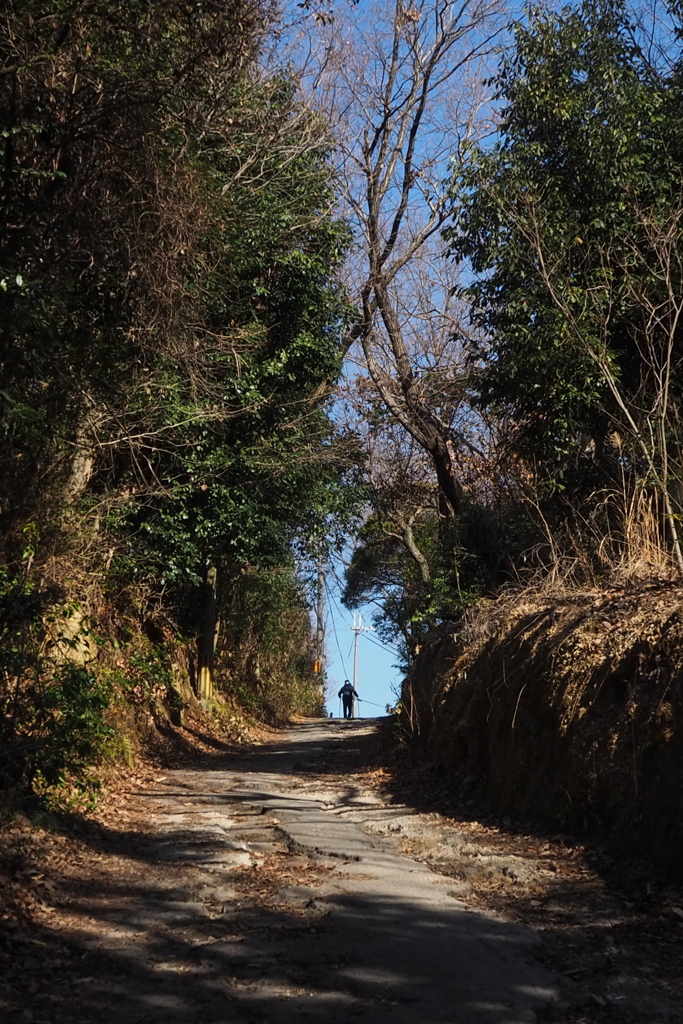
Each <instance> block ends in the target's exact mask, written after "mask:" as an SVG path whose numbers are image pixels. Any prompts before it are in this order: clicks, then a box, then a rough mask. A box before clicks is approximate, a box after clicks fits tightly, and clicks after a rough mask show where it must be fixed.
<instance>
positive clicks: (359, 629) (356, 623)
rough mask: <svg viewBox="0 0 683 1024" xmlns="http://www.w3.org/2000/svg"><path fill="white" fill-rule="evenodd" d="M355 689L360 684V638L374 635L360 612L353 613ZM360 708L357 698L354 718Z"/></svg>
mask: <svg viewBox="0 0 683 1024" xmlns="http://www.w3.org/2000/svg"><path fill="white" fill-rule="evenodd" d="M351 629H352V630H353V688H354V690H355V689H356V683H357V682H358V637H359V636H360V634H361V633H374V632H375V631H374V629H373V627H372V626H364V625H363V616H362V615H361V613H360V612H354V613H353V625H352V626H351ZM357 711H358V708H357V707H356V698H355V697H354V698H353V717H354V718H356V713H357Z"/></svg>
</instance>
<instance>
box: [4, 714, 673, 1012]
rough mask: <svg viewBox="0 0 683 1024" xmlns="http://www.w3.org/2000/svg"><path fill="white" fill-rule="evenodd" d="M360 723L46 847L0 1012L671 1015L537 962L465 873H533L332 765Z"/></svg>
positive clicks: (160, 796)
mask: <svg viewBox="0 0 683 1024" xmlns="http://www.w3.org/2000/svg"><path fill="white" fill-rule="evenodd" d="M372 730H373V725H372V723H371V722H368V721H362V722H358V721H356V722H350V723H345V722H340V721H338V720H328V721H325V720H321V721H312V722H307V723H303V724H300V725H298V726H296V727H293V728H292V729H290V730H288V731H287V732H285V733H283V734H282V735H281V736H280V737H279V739H278V740H277V741H274V742H272V743H270V744H267V745H265V746H262V747H259V748H256V749H255V750H253V751H252V752H251V753H250V754H248V755H246V756H244V757H242V758H241V759H240V760H238V761H235V760H232V761H223V762H222V763H218V764H217V763H216V762H215V761H214V762H208V761H207V762H206V763H204V764H200V765H198V766H194V767H192V768H185V769H178V770H174V771H171V772H168V773H167V774H166V775H165V776H163V777H158V778H157V779H156V780H155V782H154V784H153V785H149V786H145V787H141V788H140V789H139V790H138V791H136V792H134V793H133V794H132V795H131V799H130V802H129V803H128V805H127V810H125V811H123V810H121V811H120V813H119V815H118V817H117V819H116V821H115V822H113V823H111V824H110V826H109V828H107V829H103V830H101V831H100V833H99V838H98V839H97V840H96V841H95V840H91V841H90V843H89V846H88V843H84V841H83V840H81V841H80V846H77V847H74V848H73V852H71V853H70V854H69V853H67V854H65V856H64V866H63V872H62V877H61V879H60V882H59V885H58V886H57V887H55V888H54V889H53V891H52V892H51V894H50V895H44V897H43V902H42V904H41V906H42V908H43V917H42V925H41V928H40V930H39V931H37V932H36V931H34V932H33V933H32V935H31V936H28V937H26V938H25V940H23V945H22V943H21V942H15V944H14V946H15V948H14V952H13V956H14V960H13V963H14V964H16V965H17V966H16V967H15V968H14V970H13V973H12V976H11V977H10V976H9V975H8V977H7V978H6V979H5V981H4V986H3V983H2V979H0V1015H2V1017H3V1019H4V1020H5V1021H7V1024H10V1022H11V1024H24V1022H25V1021H26V1020H29V1021H35V1022H36V1024H71V1022H73V1024H76V1022H78V1024H95V1022H98V1024H124V1022H125V1024H138V1022H139V1024H142V1022H143V1021H144V1022H145V1024H161V1022H183V1024H185V1022H188V1024H189V1022H195V1021H197V1022H200V1021H201V1022H207V1024H228V1022H230V1024H290V1022H294V1021H297V1022H298V1021H307V1022H311V1024H323V1022H324V1024H330V1022H339V1024H342V1022H355V1021H359V1022H367V1024H370V1022H380V1024H381V1022H382V1021H387V1022H392V1024H436V1022H449V1024H523V1022H524V1024H526V1022H529V1021H534V1020H537V1019H538V1020H550V1019H552V1020H563V1021H565V1020H566V1021H569V1020H571V1021H591V1022H592V1021H593V1020H594V1019H595V1020H600V1021H602V1020H608V1019H609V1020H619V1021H621V1020H624V1021H635V1020H637V1021H643V1022H648V1024H649V1022H651V1021H655V1020H657V1021H660V1020H661V1021H671V1022H675V1021H679V1022H680V1021H683V1014H679V1011H680V1009H681V1004H680V1002H677V1001H676V1000H668V999H667V998H665V997H664V998H662V997H661V993H660V998H658V999H656V1000H654V1001H652V1002H651V1004H650V1003H648V1002H647V999H648V998H649V997H648V993H647V992H646V991H645V990H643V989H642V987H641V989H638V990H637V991H635V990H633V991H632V990H631V989H629V986H628V984H622V985H621V987H619V985H618V984H617V982H616V981H615V982H614V984H612V982H611V981H610V984H609V985H608V986H607V988H605V989H604V995H600V994H599V993H600V991H602V989H598V988H596V986H595V985H594V984H593V983H591V985H592V988H585V987H584V989H583V990H582V989H581V987H580V985H579V984H578V983H577V981H576V980H574V978H575V976H576V974H577V973H578V974H580V972H581V971H583V970H585V969H586V968H584V967H581V966H580V967H579V968H578V969H577V970H569V971H565V972H563V973H564V975H565V976H564V977H562V976H561V975H560V974H559V973H553V972H552V971H550V970H548V968H547V966H543V965H542V964H541V963H540V962H539V956H541V957H542V958H544V959H545V960H546V961H547V959H548V958H547V956H546V957H543V954H544V950H543V949H541V948H540V947H541V942H540V940H539V938H538V936H537V934H536V933H535V932H534V931H533V930H532V929H530V928H527V927H523V926H521V925H520V924H517V923H514V922H513V921H511V920H509V919H507V920H506V919H505V918H504V917H500V916H497V915H494V914H493V913H491V912H490V911H487V910H485V909H483V908H482V906H481V902H482V901H481V900H477V899H476V898H475V896H476V892H475V889H476V886H475V887H474V888H473V880H474V878H475V876H477V875H481V874H482V872H483V873H484V874H486V877H487V878H491V877H494V876H495V875H496V872H498V874H499V875H500V877H501V878H502V879H505V880H507V882H509V883H511V884H512V883H514V885H515V886H516V887H517V888H518V889H524V891H525V892H526V894H527V897H528V896H529V894H533V892H534V891H535V890H534V885H535V883H537V882H538V878H534V877H531V876H532V874H533V871H534V870H538V871H539V872H542V870H545V868H538V869H536V868H534V866H533V861H531V860H529V859H528V858H527V859H526V860H525V859H524V858H523V857H521V856H515V855H514V854H511V853H510V851H509V850H508V851H507V852H506V853H502V852H496V850H495V848H493V847H492V845H491V844H492V839H491V837H490V836H489V838H488V840H487V841H481V842H479V843H476V842H475V841H474V840H473V836H472V833H471V832H470V833H468V834H466V833H464V832H463V831H462V830H461V829H458V828H455V827H454V826H453V824H452V823H450V824H449V823H448V822H447V821H446V820H445V819H442V818H440V816H438V815H435V814H425V813H421V814H420V813H417V812H416V811H414V810H413V808H411V807H408V806H405V805H402V804H401V803H398V802H396V800H393V801H389V800H388V799H387V798H386V797H384V796H383V795H382V793H381V791H380V789H378V788H373V787H372V786H369V785H367V781H368V780H367V776H363V775H362V774H361V775H358V774H355V773H354V771H353V770H347V769H348V767H349V766H352V765H353V763H354V758H355V759H356V760H357V757H358V751H361V750H362V749H364V747H363V745H364V744H367V742H368V737H369V734H370V733H371V732H372ZM345 766H346V769H345ZM380 774H381V770H380ZM484 831H486V830H484ZM79 851H80V852H79ZM74 860H75V861H76V862H75V863H74ZM456 862H457V864H458V865H459V866H458V869H457V871H456V870H454V869H453V865H454V864H455V863H456ZM544 864H545V866H546V868H547V870H548V873H550V872H551V869H553V870H555V871H556V870H557V867H556V866H555V867H553V864H550V866H549V867H548V865H547V863H546V862H544ZM463 865H464V866H463ZM525 872H526V876H525ZM37 884H42V883H40V881H39V882H38V883H37ZM477 902H478V903H479V906H478V907H477V905H476V904H477ZM541 902H542V901H541V900H533V899H532V900H531V903H532V904H534V903H536V904H538V905H539V906H540V904H541ZM548 906H549V908H550V909H549V911H548V913H549V914H550V916H552V904H548ZM39 917H40V915H39ZM574 945H575V944H574ZM578 952H580V950H579V951H578ZM574 953H577V950H576V949H575V948H574ZM593 959H595V957H594V958H593ZM600 963H601V964H602V963H603V961H600ZM600 971H602V967H600ZM596 976H597V975H596ZM627 980H628V979H627ZM3 988H4V999H3ZM648 991H649V990H648ZM634 992H635V994H634ZM581 1000H583V1001H584V1003H585V1002H586V1000H588V1003H589V1005H592V1006H593V1007H594V1009H595V1010H596V1013H597V1016H596V1017H595V1018H593V1017H592V1016H590V1014H589V1015H584V1014H585V1010H577V1009H576V1006H577V1005H578V1004H580V1003H581ZM592 1000H595V1002H592ZM643 1000H645V1001H644V1002H643Z"/></svg>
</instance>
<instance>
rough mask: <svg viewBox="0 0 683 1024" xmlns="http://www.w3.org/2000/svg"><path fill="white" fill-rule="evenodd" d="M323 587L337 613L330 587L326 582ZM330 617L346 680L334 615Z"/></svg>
mask: <svg viewBox="0 0 683 1024" xmlns="http://www.w3.org/2000/svg"><path fill="white" fill-rule="evenodd" d="M325 586H326V588H327V593H328V596H329V598H330V602H331V603H332V602H334V605H335V607H337V611H339V607H338V605H337V602H336V601H335V600H334V598H333V596H332V591H331V590H330V585H329V583H328V582H327V580H325ZM330 617H331V619H332V631H333V632H334V639H335V641H336V644H337V650H338V651H339V658H340V660H341V663H342V668H343V670H344V678H346V665H345V664H344V655H343V654H342V652H341V647H340V646H339V637H338V635H337V625H336V623H335V621H334V615H332V616H330ZM343 619H344V616H343V615H342V621H343Z"/></svg>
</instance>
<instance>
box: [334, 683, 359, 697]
mask: <svg viewBox="0 0 683 1024" xmlns="http://www.w3.org/2000/svg"><path fill="white" fill-rule="evenodd" d="M337 696H338V697H344V699H345V700H351V698H352V697H355V698H356V700H360V697H359V696H358V694H357V693H356V691H355V690H354V688H353V687H352V686H351V683H344V685H343V686H342V688H341V690H340V691H339V693H338V694H337Z"/></svg>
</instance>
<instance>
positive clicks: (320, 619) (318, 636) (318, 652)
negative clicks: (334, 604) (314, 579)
mask: <svg viewBox="0 0 683 1024" xmlns="http://www.w3.org/2000/svg"><path fill="white" fill-rule="evenodd" d="M324 586H325V576H324V573H323V553H322V545H321V546H320V550H319V553H318V593H317V602H316V610H315V611H316V629H315V672H316V674H317V675H318V677H319V681H320V689H321V690H322V688H323V686H324V685H325V681H324V677H323V663H324V661H325V602H324Z"/></svg>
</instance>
